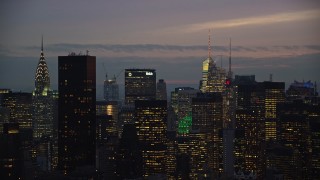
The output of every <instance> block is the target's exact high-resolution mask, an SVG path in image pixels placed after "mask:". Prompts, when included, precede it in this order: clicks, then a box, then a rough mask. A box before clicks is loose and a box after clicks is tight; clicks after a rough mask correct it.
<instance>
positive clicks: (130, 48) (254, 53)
mask: <svg viewBox="0 0 320 180" xmlns="http://www.w3.org/2000/svg"><path fill="white" fill-rule="evenodd" d="M9 49H14V51H13V50H9ZM211 49H212V54H213V57H219V58H220V56H223V57H228V56H229V47H228V46H212V48H211ZM86 50H88V51H89V54H91V55H94V56H97V57H98V58H99V57H115V58H119V57H125V58H128V57H129V58H130V57H138V58H139V57H140V58H149V59H150V61H157V59H159V58H160V59H165V58H169V59H174V58H189V57H198V58H199V59H204V58H206V57H207V54H208V53H207V52H208V47H207V46H206V45H188V46H186V45H161V44H129V45H126V44H66V43H59V44H48V45H46V46H45V47H44V51H45V56H46V57H57V56H63V55H68V53H70V52H75V53H77V54H78V53H81V54H85V53H86ZM317 53H320V45H299V46H298V45H291V46H232V57H248V58H257V59H259V58H267V57H280V58H281V57H294V56H300V55H306V54H317ZM0 55H5V56H16V57H26V56H28V57H38V56H39V55H40V47H39V46H27V47H17V48H8V47H6V46H3V45H0Z"/></svg>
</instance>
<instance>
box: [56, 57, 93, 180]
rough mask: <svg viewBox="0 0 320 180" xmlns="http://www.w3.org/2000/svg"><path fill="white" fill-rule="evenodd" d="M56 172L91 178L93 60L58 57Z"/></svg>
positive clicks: (91, 58)
mask: <svg viewBox="0 0 320 180" xmlns="http://www.w3.org/2000/svg"><path fill="white" fill-rule="evenodd" d="M58 60H59V62H58V72H59V73H58V75H59V77H58V81H59V138H58V152H59V153H58V154H59V163H58V166H59V169H60V170H62V172H63V174H64V175H66V176H74V177H77V176H78V175H79V176H84V177H92V173H93V172H94V171H95V168H94V167H95V154H96V153H95V151H96V120H95V119H96V110H95V109H96V107H95V106H96V57H95V56H88V55H87V56H81V55H79V56H77V55H75V54H74V53H72V54H70V55H69V56H59V57H58Z"/></svg>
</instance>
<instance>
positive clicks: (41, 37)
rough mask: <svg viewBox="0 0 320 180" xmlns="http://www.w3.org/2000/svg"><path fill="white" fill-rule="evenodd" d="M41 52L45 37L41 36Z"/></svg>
mask: <svg viewBox="0 0 320 180" xmlns="http://www.w3.org/2000/svg"><path fill="white" fill-rule="evenodd" d="M41 51H43V35H42V36H41Z"/></svg>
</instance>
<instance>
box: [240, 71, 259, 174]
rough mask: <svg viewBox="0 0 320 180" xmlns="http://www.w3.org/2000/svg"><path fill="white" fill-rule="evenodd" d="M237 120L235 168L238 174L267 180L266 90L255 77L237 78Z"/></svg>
mask: <svg viewBox="0 0 320 180" xmlns="http://www.w3.org/2000/svg"><path fill="white" fill-rule="evenodd" d="M234 85H235V89H236V100H235V101H236V111H235V115H236V120H235V128H236V131H235V141H234V148H235V150H234V152H235V153H234V162H235V165H234V168H235V172H237V173H240V174H241V173H247V172H251V175H250V176H254V177H256V178H258V179H259V178H263V177H265V160H264V159H265V148H264V142H265V140H264V139H265V133H264V132H265V131H264V123H265V122H264V119H265V116H264V112H265V111H264V105H265V104H264V99H265V96H264V88H263V86H262V85H261V84H259V83H257V82H256V81H255V76H253V75H251V76H237V75H236V76H235V81H234Z"/></svg>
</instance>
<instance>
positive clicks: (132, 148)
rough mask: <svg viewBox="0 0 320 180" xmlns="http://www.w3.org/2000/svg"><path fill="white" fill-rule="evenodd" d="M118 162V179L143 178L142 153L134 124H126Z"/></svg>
mask: <svg viewBox="0 0 320 180" xmlns="http://www.w3.org/2000/svg"><path fill="white" fill-rule="evenodd" d="M116 160H117V162H116V167H117V168H116V171H117V178H118V179H138V178H142V177H143V171H142V153H141V150H140V145H139V139H138V136H137V129H136V127H135V125H134V124H124V126H123V133H122V137H121V139H120V140H119V146H118V150H117V159H116Z"/></svg>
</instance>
